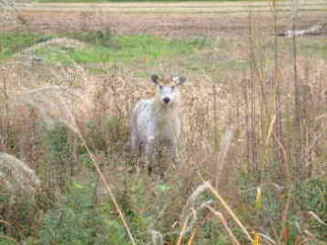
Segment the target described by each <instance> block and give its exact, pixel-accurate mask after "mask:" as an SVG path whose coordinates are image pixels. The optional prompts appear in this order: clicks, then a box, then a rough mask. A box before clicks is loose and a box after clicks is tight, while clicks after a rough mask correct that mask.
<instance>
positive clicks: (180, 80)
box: [176, 76, 186, 85]
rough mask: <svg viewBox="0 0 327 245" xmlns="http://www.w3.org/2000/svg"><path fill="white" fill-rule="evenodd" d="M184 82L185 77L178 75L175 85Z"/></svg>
mask: <svg viewBox="0 0 327 245" xmlns="http://www.w3.org/2000/svg"><path fill="white" fill-rule="evenodd" d="M185 82H186V77H183V76H181V77H178V79H177V84H176V85H182V84H183V83H185Z"/></svg>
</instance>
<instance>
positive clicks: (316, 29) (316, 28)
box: [277, 22, 327, 37]
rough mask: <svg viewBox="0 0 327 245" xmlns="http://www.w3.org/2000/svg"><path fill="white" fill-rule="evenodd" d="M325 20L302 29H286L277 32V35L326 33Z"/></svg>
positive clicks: (326, 24)
mask: <svg viewBox="0 0 327 245" xmlns="http://www.w3.org/2000/svg"><path fill="white" fill-rule="evenodd" d="M326 28H327V22H326V23H322V24H317V25H313V26H311V27H310V28H307V29H302V30H287V31H285V32H281V33H278V34H277V35H278V36H285V37H293V36H304V35H321V34H323V33H327V30H326Z"/></svg>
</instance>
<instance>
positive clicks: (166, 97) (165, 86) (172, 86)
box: [151, 75, 186, 106]
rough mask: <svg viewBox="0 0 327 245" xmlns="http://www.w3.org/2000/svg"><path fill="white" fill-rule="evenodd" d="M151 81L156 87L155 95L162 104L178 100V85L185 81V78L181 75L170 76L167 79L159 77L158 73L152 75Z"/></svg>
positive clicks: (170, 103) (171, 103) (173, 102)
mask: <svg viewBox="0 0 327 245" xmlns="http://www.w3.org/2000/svg"><path fill="white" fill-rule="evenodd" d="M151 81H152V82H153V83H154V84H155V85H156V87H157V93H156V96H157V98H158V99H159V100H160V102H161V103H162V104H163V105H166V106H169V105H173V104H175V103H176V102H178V100H179V96H180V93H179V89H178V87H179V86H180V85H182V84H183V83H185V81H186V78H185V77H183V76H181V77H179V76H172V77H170V78H169V79H160V78H159V76H158V75H152V76H151Z"/></svg>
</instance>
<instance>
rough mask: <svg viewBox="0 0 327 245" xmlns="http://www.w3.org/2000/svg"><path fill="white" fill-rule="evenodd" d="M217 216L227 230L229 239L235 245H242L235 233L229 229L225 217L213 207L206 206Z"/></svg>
mask: <svg viewBox="0 0 327 245" xmlns="http://www.w3.org/2000/svg"><path fill="white" fill-rule="evenodd" d="M206 207H207V208H208V209H209V210H210V211H211V212H212V213H213V214H214V215H215V216H217V217H218V219H219V220H220V222H221V223H222V224H223V226H224V228H225V230H226V231H227V233H228V235H229V237H230V238H231V240H232V241H233V244H236V245H241V243H240V242H239V241H238V240H237V238H236V237H235V235H234V233H233V231H232V230H231V229H230V228H229V226H228V223H227V221H226V219H225V218H224V215H223V214H222V213H220V212H218V211H216V210H215V209H214V208H212V207H211V206H209V205H207V206H206Z"/></svg>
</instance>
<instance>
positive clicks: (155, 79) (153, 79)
mask: <svg viewBox="0 0 327 245" xmlns="http://www.w3.org/2000/svg"><path fill="white" fill-rule="evenodd" d="M158 80H159V77H158V75H156V74H153V75H152V76H151V81H152V82H153V83H155V84H158V82H159V81H158Z"/></svg>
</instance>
